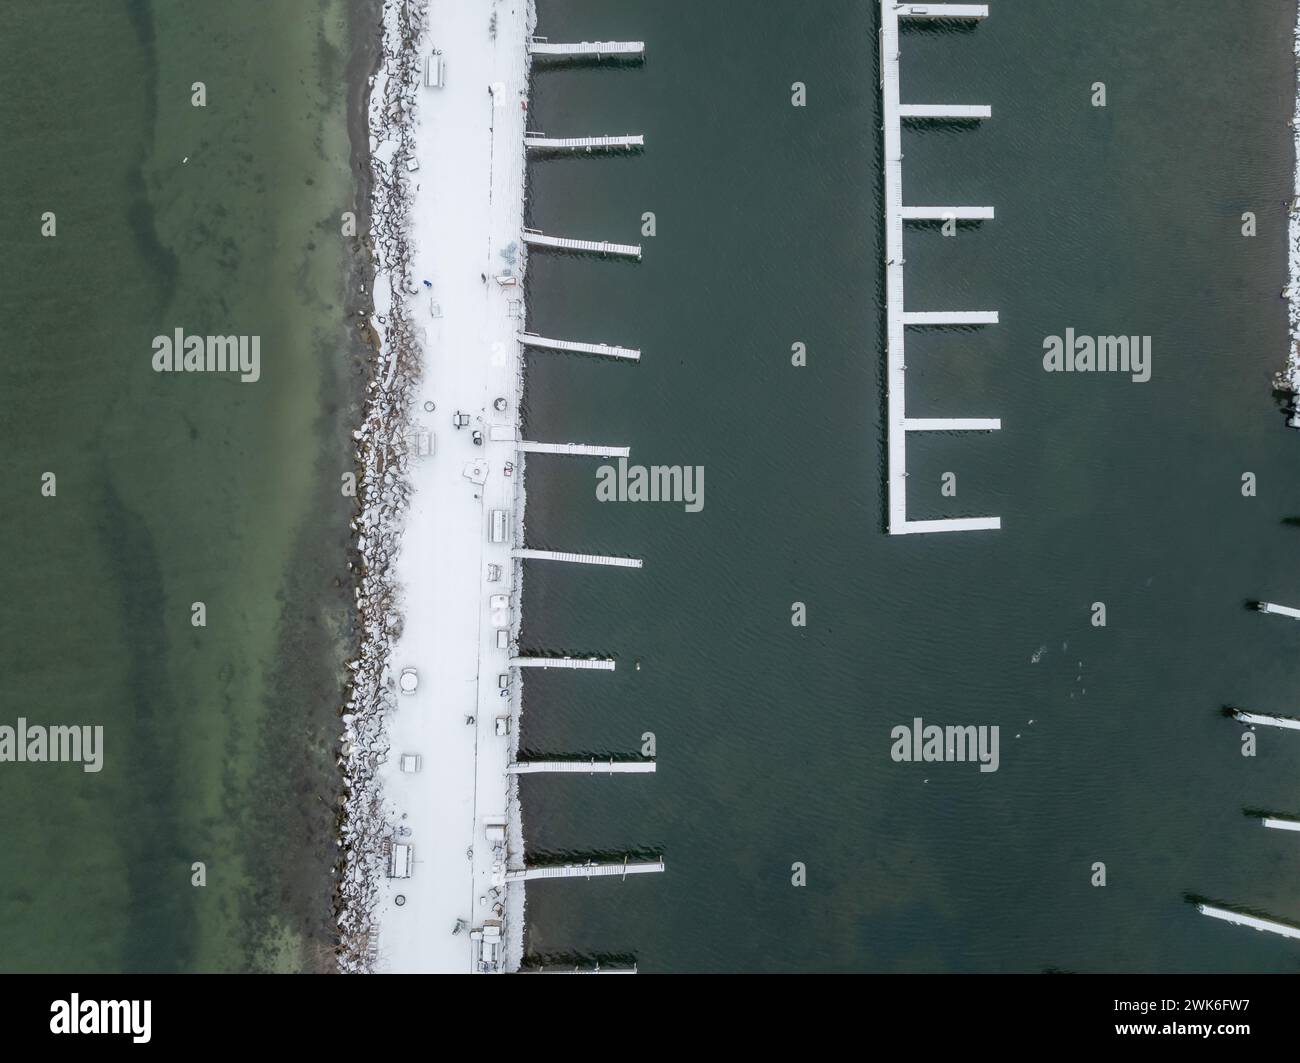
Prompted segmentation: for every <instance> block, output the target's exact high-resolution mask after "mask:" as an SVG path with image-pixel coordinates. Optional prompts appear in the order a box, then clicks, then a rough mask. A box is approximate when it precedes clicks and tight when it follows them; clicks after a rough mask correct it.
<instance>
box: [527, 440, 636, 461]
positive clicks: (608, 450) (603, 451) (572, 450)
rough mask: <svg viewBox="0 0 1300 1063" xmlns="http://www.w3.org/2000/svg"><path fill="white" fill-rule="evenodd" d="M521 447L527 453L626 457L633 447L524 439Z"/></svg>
mask: <svg viewBox="0 0 1300 1063" xmlns="http://www.w3.org/2000/svg"><path fill="white" fill-rule="evenodd" d="M519 449H520V450H522V451H524V453H526V454H587V455H591V456H592V457H597V458H626V457H628V456H629V455H630V454H631V453H632V448H631V447H611V446H605V445H604V444H601V443H538V442H535V441H533V440H531V439H525V440H522V441H521V442H520V443H519Z"/></svg>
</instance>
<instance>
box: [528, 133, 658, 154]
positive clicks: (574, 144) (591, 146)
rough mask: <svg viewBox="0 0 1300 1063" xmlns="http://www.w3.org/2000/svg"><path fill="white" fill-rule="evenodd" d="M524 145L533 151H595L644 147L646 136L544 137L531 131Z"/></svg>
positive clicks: (638, 134) (632, 134) (631, 134)
mask: <svg viewBox="0 0 1300 1063" xmlns="http://www.w3.org/2000/svg"><path fill="white" fill-rule="evenodd" d="M524 147H526V148H531V149H532V150H533V151H595V150H597V149H599V148H643V147H645V136H644V135H643V134H640V133H629V134H626V135H623V136H597V137H544V136H542V135H541V134H540V133H530V134H528V135H527V136H525V137H524Z"/></svg>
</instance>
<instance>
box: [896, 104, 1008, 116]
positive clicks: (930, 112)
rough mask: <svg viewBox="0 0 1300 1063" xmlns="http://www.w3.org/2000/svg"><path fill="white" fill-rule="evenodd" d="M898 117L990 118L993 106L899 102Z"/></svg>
mask: <svg viewBox="0 0 1300 1063" xmlns="http://www.w3.org/2000/svg"><path fill="white" fill-rule="evenodd" d="M898 117H899V118H904V119H906V118H948V119H962V120H966V119H970V120H974V119H980V118H992V117H993V108H992V107H990V106H988V105H987V104H979V103H974V104H972V103H900V104H899V105H898Z"/></svg>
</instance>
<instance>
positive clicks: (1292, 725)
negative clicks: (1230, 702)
mask: <svg viewBox="0 0 1300 1063" xmlns="http://www.w3.org/2000/svg"><path fill="white" fill-rule="evenodd" d="M1232 718H1233V719H1234V720H1237V721H1238V722H1240V723H1253V724H1255V725H1256V726H1259V727H1282V728H1285V729H1286V730H1288V731H1300V720H1296V719H1292V718H1291V717H1290V716H1269V715H1266V714H1265V713H1262V712H1245V711H1244V710H1242V709H1233V710H1232Z"/></svg>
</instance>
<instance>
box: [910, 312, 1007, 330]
mask: <svg viewBox="0 0 1300 1063" xmlns="http://www.w3.org/2000/svg"><path fill="white" fill-rule="evenodd" d="M997 323H998V312H997V311H996V310H910V311H908V312H907V313H905V314H904V315H903V324H904V325H911V326H918V325H919V326H932V325H996V324H997Z"/></svg>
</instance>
